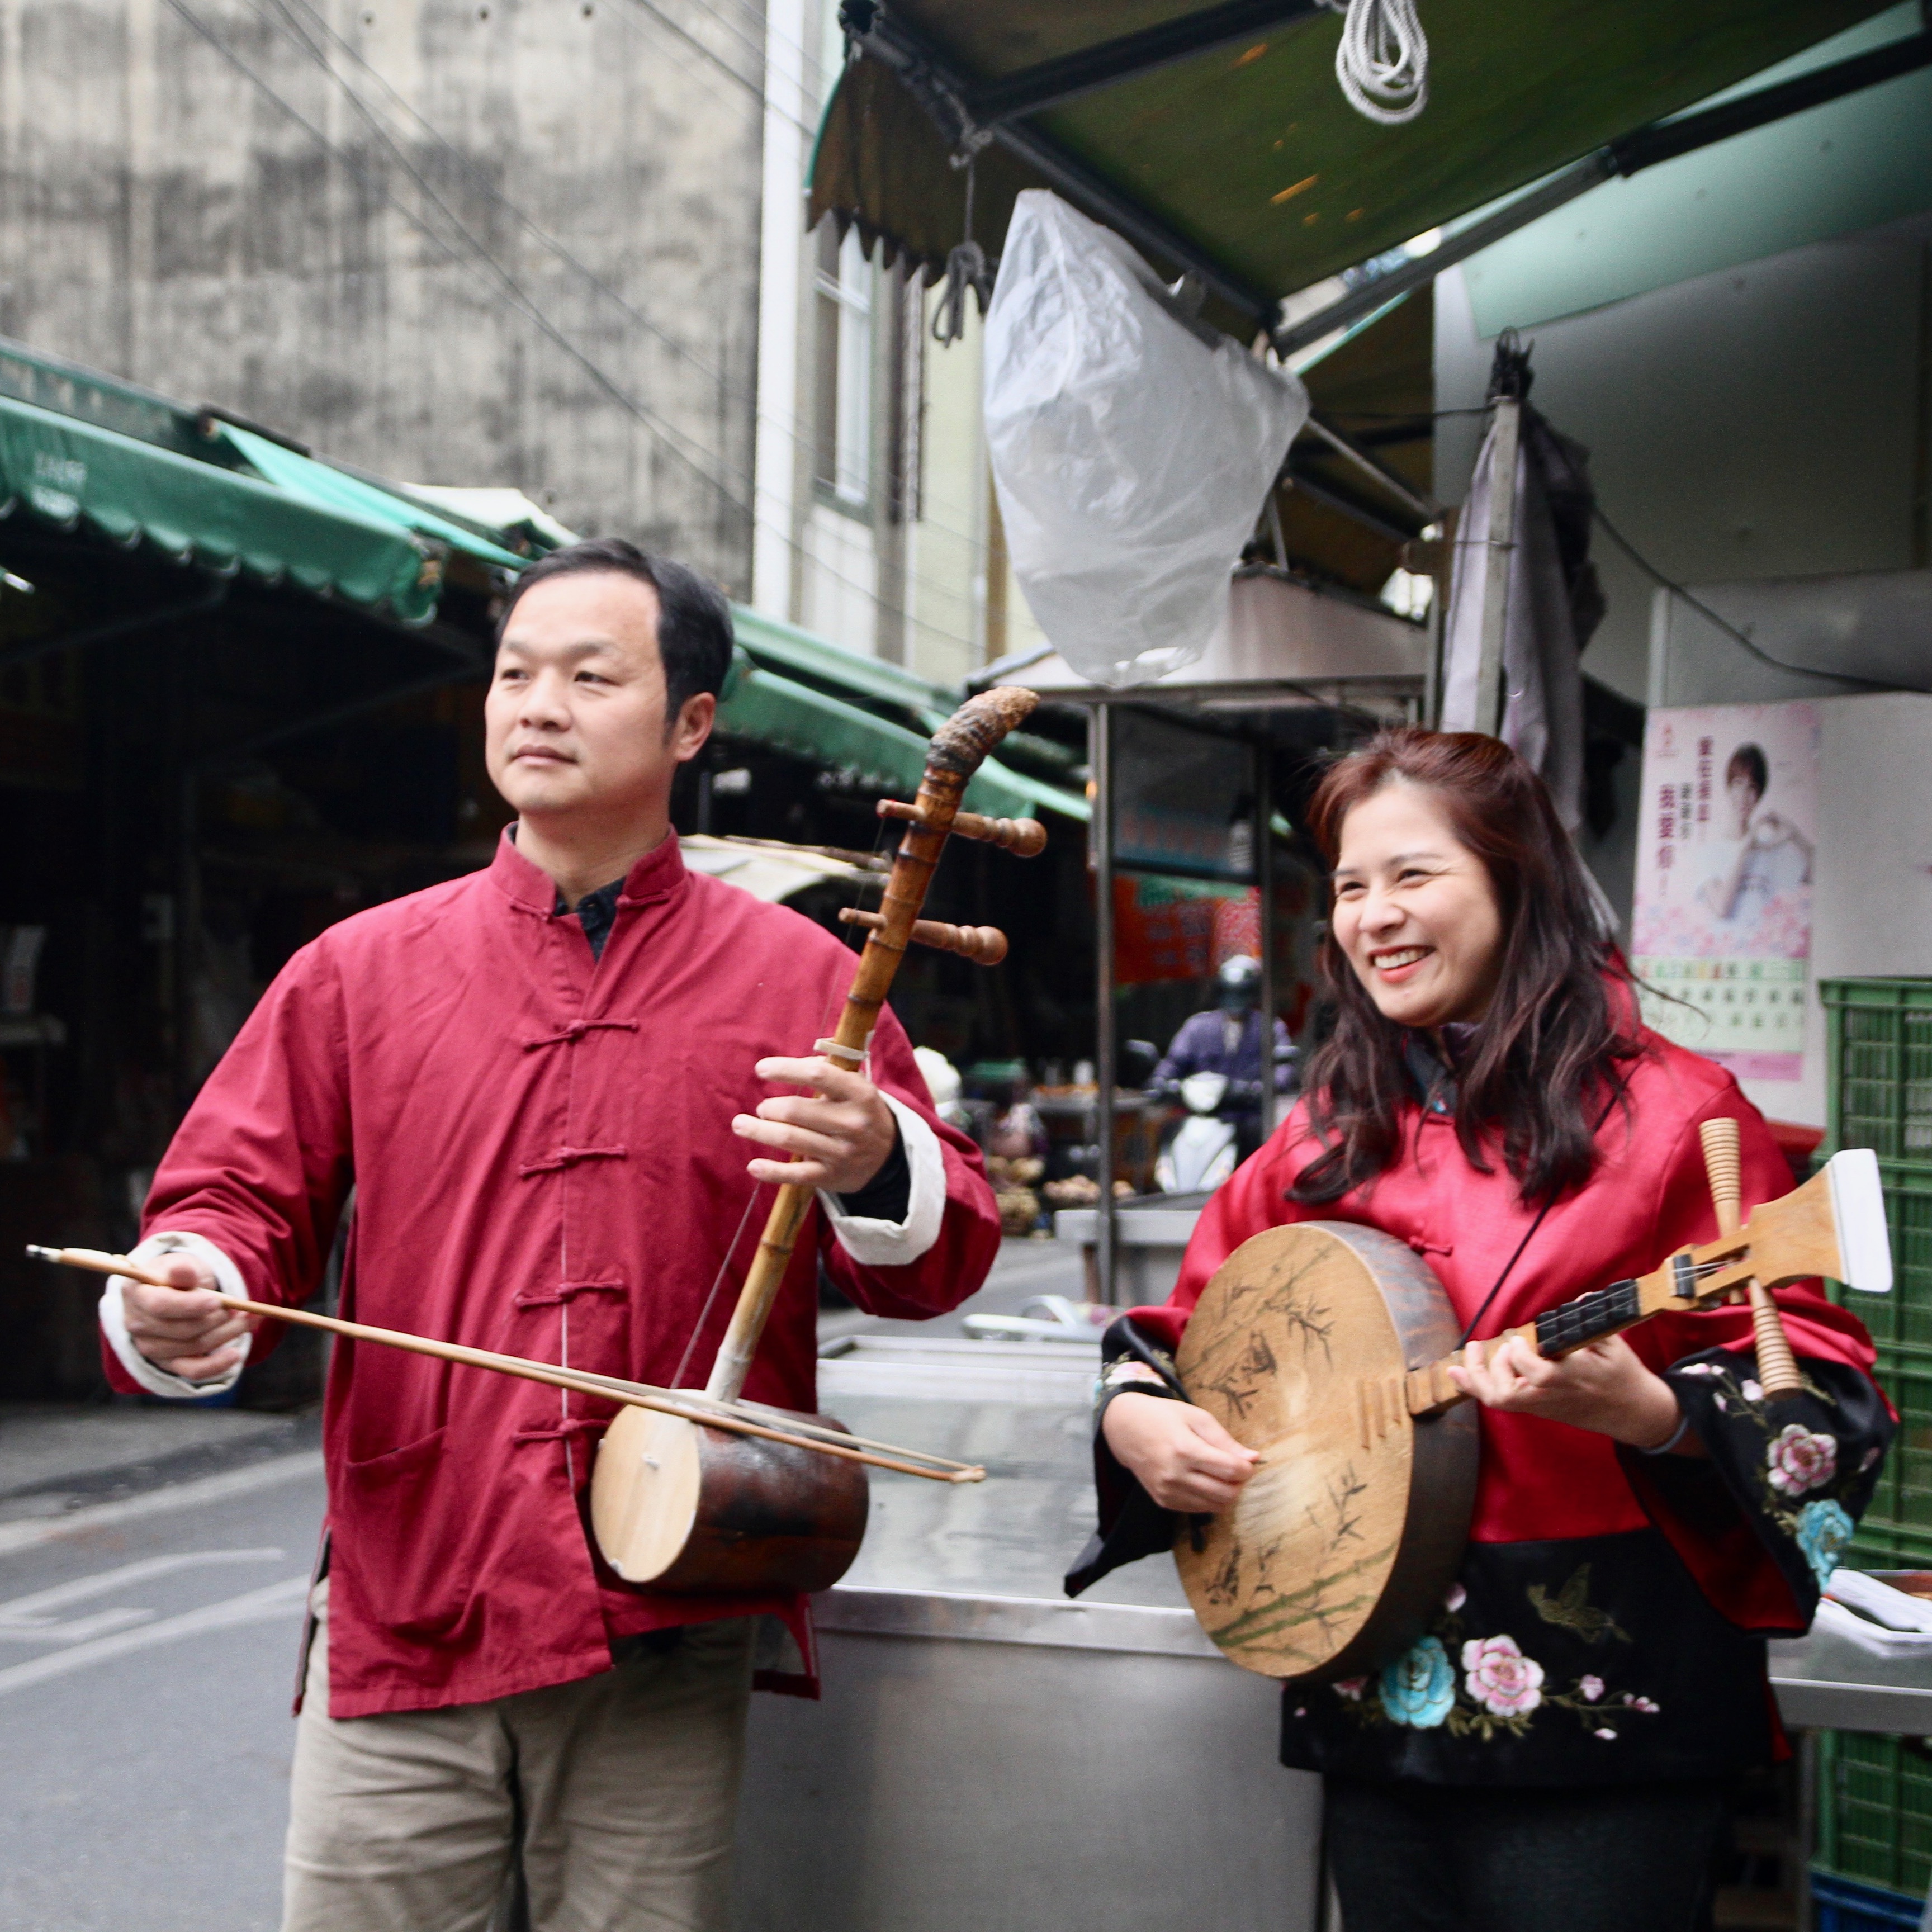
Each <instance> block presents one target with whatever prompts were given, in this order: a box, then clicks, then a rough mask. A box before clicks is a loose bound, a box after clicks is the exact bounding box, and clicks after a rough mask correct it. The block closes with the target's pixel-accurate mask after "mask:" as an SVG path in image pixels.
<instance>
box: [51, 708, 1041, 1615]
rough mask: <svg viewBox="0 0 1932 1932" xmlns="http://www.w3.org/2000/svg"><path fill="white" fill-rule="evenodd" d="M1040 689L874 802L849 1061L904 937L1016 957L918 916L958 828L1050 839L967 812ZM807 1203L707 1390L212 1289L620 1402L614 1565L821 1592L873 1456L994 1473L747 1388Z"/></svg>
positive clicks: (997, 839)
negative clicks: (886, 825)
mask: <svg viewBox="0 0 1932 1932" xmlns="http://www.w3.org/2000/svg"><path fill="white" fill-rule="evenodd" d="M1038 702H1039V700H1038V698H1037V697H1036V696H1035V695H1034V693H1033V692H1031V691H1023V690H1020V689H1018V688H1015V687H1012V686H1003V687H1001V688H998V689H995V690H992V691H984V692H982V693H981V694H980V695H979V696H978V697H974V698H972V699H970V700H968V702H967V703H965V705H964V706H962V707H961V709H959V711H957V712H955V713H954V715H953V716H952V717H951V718H949V719H948V720H947V722H946V723H945V724H944V725H942V726H941V727H940V729H939V730H938V732H937V733H935V735H934V737H933V739H932V745H931V747H930V748H929V751H928V754H927V757H926V771H925V775H924V777H923V778H922V779H921V781H920V783H919V791H918V794H917V796H916V797H915V798H914V799H913V801H912V802H911V803H910V804H909V805H907V804H901V803H900V802H897V801H896V800H893V799H882V800H881V801H880V805H879V815H880V817H882V818H885V819H889V820H898V821H901V822H903V823H904V825H905V827H906V829H905V832H904V837H903V838H901V841H900V844H899V848H898V852H897V853H896V854H895V856H894V858H893V860H892V869H891V872H890V874H889V876H888V877H887V879H886V887H885V892H884V895H883V898H882V900H881V902H880V910H878V911H877V912H876V913H872V912H862V911H856V910H849V909H848V910H847V911H845V912H844V913H841V918H842V919H844V920H845V921H846V922H847V923H848V924H851V925H856V926H862V927H864V928H865V929H867V937H866V941H865V950H863V952H862V953H861V954H860V955H859V965H858V970H857V971H856V974H854V976H853V981H852V986H851V990H850V992H848V993H847V995H846V1000H845V1008H844V1013H843V1014H842V1016H841V1018H840V1020H839V1022H838V1028H837V1029H836V1031H835V1032H834V1033H833V1034H832V1037H830V1038H829V1040H820V1041H818V1042H817V1043H816V1045H815V1048H814V1050H815V1051H816V1052H820V1053H823V1054H825V1055H827V1056H829V1058H832V1059H833V1060H835V1061H838V1063H839V1064H841V1066H844V1067H852V1068H858V1067H862V1066H863V1065H864V1064H865V1056H866V1052H867V1049H868V1047H869V1046H870V1044H871V1037H872V1030H873V1028H874V1025H875V1024H876V1023H877V1018H878V1014H879V1010H880V1008H881V1007H883V1005H884V1004H885V1002H886V995H887V993H888V992H889V991H890V989H891V986H892V979H893V976H894V974H895V972H896V971H897V970H898V963H899V961H900V959H901V958H902V957H903V956H904V953H905V950H906V947H907V944H910V943H914V942H916V943H917V944H922V945H926V946H933V947H939V948H941V949H942V950H946V951H948V952H952V953H959V954H960V955H961V956H962V957H964V958H966V959H971V960H973V961H974V962H977V963H979V964H981V965H997V964H998V962H999V961H1000V960H1001V959H1004V957H1005V956H1006V951H1007V942H1006V939H1005V938H1004V935H1002V934H1001V933H999V932H997V931H995V929H993V928H992V927H990V926H950V925H947V924H946V923H944V922H942V921H940V920H936V919H922V918H920V916H919V913H920V911H921V910H922V907H923V906H924V904H925V902H926V889H927V887H928V886H929V884H930V883H931V882H932V874H933V871H934V868H935V867H936V865H938V862H939V856H940V853H941V850H943V849H944V846H945V844H946V841H947V837H948V836H949V835H951V834H953V833H957V834H958V835H959V836H961V837H962V838H971V839H975V840H979V841H984V842H986V843H987V844H992V845H994V846H996V847H999V848H1001V850H1006V851H1009V852H1011V853H1014V854H1015V855H1016V856H1019V857H1022V858H1031V857H1032V856H1034V855H1035V854H1037V853H1039V852H1040V850H1042V849H1043V847H1045V845H1046V832H1045V831H1044V830H1043V829H1042V827H1041V826H1039V825H1038V824H1037V823H1034V821H1033V820H1031V819H1018V820H1016V819H1007V818H987V817H981V816H980V814H977V813H975V812H969V811H962V810H961V809H960V799H961V797H962V794H963V793H965V789H966V786H967V783H968V781H969V780H970V779H971V777H972V775H973V774H974V772H976V771H977V769H979V767H980V764H981V763H983V761H984V760H985V759H986V757H987V756H988V755H989V754H990V753H991V752H992V750H993V748H994V747H995V745H998V743H999V742H1000V741H1001V739H1003V738H1004V737H1005V736H1006V735H1007V733H1008V732H1010V731H1011V730H1013V728H1014V727H1015V726H1016V725H1017V724H1019V723H1020V722H1021V721H1022V720H1023V719H1024V718H1026V717H1027V716H1028V714H1029V713H1030V712H1031V711H1032V710H1033V709H1034V706H1035V705H1037V703H1038ZM813 1198H814V1193H813V1190H811V1189H810V1188H808V1187H799V1186H797V1185H796V1184H792V1185H787V1186H785V1187H781V1188H780V1189H779V1190H778V1199H776V1201H775V1202H773V1204H772V1210H771V1214H770V1216H769V1219H768V1220H767V1221H766V1224H765V1230H764V1233H763V1237H762V1238H761V1239H760V1241H759V1244H758V1248H757V1254H756V1256H754V1259H753V1261H752V1264H751V1268H750V1270H749V1271H748V1274H747V1275H746V1277H745V1285H744V1287H743V1289H742V1292H740V1294H739V1298H738V1303H737V1306H736V1309H735V1310H734V1311H733V1315H732V1317H731V1321H730V1326H729V1328H727V1331H726V1333H725V1336H724V1341H723V1343H722V1344H721V1346H720V1348H719V1349H718V1358H717V1361H716V1363H715V1365H714V1366H713V1367H712V1372H711V1377H710V1380H709V1382H708V1383H707V1384H706V1386H705V1388H703V1390H702V1391H699V1390H696V1389H685V1388H658V1387H656V1386H655V1385H652V1384H649V1383H645V1382H627V1381H625V1380H623V1379H621V1378H619V1377H617V1376H600V1375H593V1374H591V1373H588V1372H587V1371H584V1370H575V1369H565V1368H562V1367H556V1366H553V1364H549V1363H547V1362H536V1361H529V1360H527V1359H526V1358H524V1357H523V1356H520V1355H499V1354H498V1353H496V1352H494V1351H493V1350H490V1349H472V1348H469V1347H467V1346H464V1345H463V1344H462V1343H455V1342H444V1341H439V1340H434V1339H433V1338H431V1337H428V1336H422V1335H412V1334H407V1333H406V1332H404V1331H401V1330H398V1329H393V1328H377V1327H374V1326H373V1325H371V1324H369V1323H367V1322H347V1321H344V1320H343V1319H341V1318H339V1317H338V1316H329V1315H317V1314H313V1313H309V1312H308V1311H307V1310H302V1309H299V1308H282V1307H275V1306H272V1305H271V1304H268V1303H266V1302H259V1301H250V1300H248V1299H246V1298H242V1297H240V1296H236V1295H217V1298H216V1299H217V1301H220V1304H221V1305H222V1306H223V1307H226V1308H229V1309H233V1310H236V1311H238V1312H239V1313H243V1314H245V1315H248V1316H254V1317H259V1318H260V1319H263V1320H267V1321H272V1322H292V1323H295V1324H296V1325H300V1326H302V1327H305V1328H322V1329H326V1330H327V1331H329V1332H330V1333H331V1334H337V1335H341V1336H344V1337H348V1338H350V1340H356V1341H361V1342H371V1343H380V1344H381V1345H383V1346H385V1347H388V1348H395V1349H405V1350H407V1351H409V1352H411V1353H413V1354H416V1355H431V1356H434V1357H436V1358H437V1359H439V1360H440V1361H448V1362H457V1363H461V1364H465V1365H466V1366H468V1367H474V1368H482V1369H489V1370H494V1371H495V1372H496V1373H499V1374H503V1375H509V1376H517V1377H520V1379H523V1380H525V1381H529V1382H542V1383H545V1384H547V1385H549V1386H550V1387H551V1388H563V1389H569V1390H572V1391H575V1392H577V1393H578V1394H583V1395H588V1396H595V1397H599V1398H601V1399H602V1400H605V1401H608V1402H614V1403H617V1404H619V1412H618V1414H617V1416H616V1419H615V1420H614V1421H613V1422H612V1423H611V1424H610V1427H609V1429H608V1430H607V1431H606V1433H605V1435H604V1440H603V1442H602V1443H601V1445H599V1448H598V1456H597V1463H596V1468H595V1472H594V1473H593V1474H592V1478H591V1490H590V1519H591V1527H592V1533H593V1534H594V1535H595V1538H596V1541H597V1547H598V1550H600V1552H601V1553H602V1555H603V1557H604V1561H605V1562H607V1563H608V1564H609V1565H610V1568H612V1569H613V1570H614V1571H616V1574H618V1575H619V1577H622V1578H623V1579H624V1580H625V1582H627V1583H634V1584H638V1585H643V1586H649V1588H651V1589H655V1590H665V1591H671V1592H693V1593H697V1594H703V1595H709V1594H711V1593H712V1592H721V1593H722V1592H740V1591H776V1590H805V1591H809V1590H822V1589H827V1588H829V1586H831V1585H832V1584H833V1583H836V1582H837V1581H838V1579H839V1578H840V1577H842V1576H843V1575H844V1574H845V1572H846V1571H847V1569H848V1568H850V1565H851V1562H852V1559H853V1558H854V1557H855V1556H856V1555H857V1554H858V1551H859V1540H860V1538H862V1536H863V1535H864V1533H865V1519H866V1512H867V1494H866V1487H865V1470H866V1469H868V1467H869V1468H873V1469H889V1470H892V1471H895V1472H898V1473H899V1474H901V1475H912V1476H923V1477H926V1478H930V1479H932V1481H938V1482H949V1483H962V1482H978V1481H982V1480H983V1478H984V1477H985V1475H986V1472H985V1471H984V1470H983V1469H980V1468H978V1467H977V1466H974V1465H971V1464H968V1463H956V1462H953V1461H950V1460H948V1459H947V1458H946V1457H939V1456H932V1455H928V1454H926V1453H925V1452H924V1451H920V1450H916V1449H905V1448H899V1447H897V1446H896V1445H893V1444H891V1443H887V1442H871V1441H869V1440H868V1439H865V1438H864V1437H862V1436H853V1435H852V1434H850V1432H848V1431H847V1430H845V1429H844V1427H843V1426H842V1425H841V1424H838V1423H837V1422H835V1421H832V1420H831V1419H830V1418H826V1417H820V1416H810V1415H798V1414H796V1413H794V1412H792V1411H790V1410H787V1409H772V1408H769V1407H767V1406H765V1405H763V1404H762V1403H748V1402H745V1401H744V1400H742V1390H743V1388H744V1385H745V1376H746V1374H747V1373H748V1371H749V1370H750V1368H751V1361H752V1358H753V1356H754V1354H755V1353H756V1352H757V1346H758V1340H759V1337H760V1336H761V1335H762V1334H763V1331H764V1326H765V1322H766V1318H767V1317H768V1316H769V1314H770V1313H771V1310H772V1304H773V1303H774V1302H775V1300H776V1299H777V1296H778V1290H779V1288H780V1287H781V1285H782V1283H783V1282H784V1275H785V1271H786V1268H787V1266H788V1265H789V1263H790V1259H791V1254H792V1250H793V1247H794V1246H795V1245H796V1241H797V1239H798V1236H799V1231H800V1229H802V1226H804V1223H805V1217H806V1216H807V1214H808V1213H809V1212H810V1211H811V1205H812V1201H813ZM27 1253H28V1255H29V1256H32V1257H34V1259H38V1260H41V1261H48V1262H61V1263H64V1264H65V1265H67V1266H68V1267H71V1268H85V1269H87V1270H89V1271H92V1272H93V1273H95V1274H118V1275H124V1276H126V1277H129V1278H130V1279H132V1280H136V1281H143V1282H146V1283H151V1285H153V1286H156V1287H167V1286H171V1285H172V1284H170V1283H169V1282H168V1281H167V1280H166V1277H164V1276H163V1275H161V1274H158V1273H157V1272H155V1271H153V1270H152V1269H149V1268H142V1266H140V1265H139V1264H138V1263H136V1262H132V1261H130V1260H129V1259H127V1256H124V1255H110V1254H104V1253H100V1252H98V1250H93V1249H87V1248H52V1247H29V1248H28V1250H27Z"/></svg>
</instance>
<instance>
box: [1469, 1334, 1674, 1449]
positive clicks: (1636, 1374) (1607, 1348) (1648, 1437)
mask: <svg viewBox="0 0 1932 1932" xmlns="http://www.w3.org/2000/svg"><path fill="white" fill-rule="evenodd" d="M1449 1376H1450V1379H1451V1381H1452V1382H1454V1383H1455V1385H1456V1386H1457V1388H1459V1389H1460V1390H1461V1391H1463V1394H1465V1395H1472V1396H1474V1397H1475V1398H1476V1400H1478V1402H1480V1403H1482V1404H1483V1405H1484V1407H1486V1408H1488V1409H1503V1410H1505V1411H1508V1412H1510V1413H1511V1414H1514V1415H1541V1416H1545V1417H1547V1418H1549V1420H1550V1421H1552V1422H1568V1423H1569V1424H1572V1425H1573V1426H1574V1427H1577V1428H1578V1429H1594V1430H1596V1431H1597V1432H1598V1434H1600V1435H1603V1436H1612V1437H1613V1438H1614V1439H1616V1441H1618V1442H1628V1444H1630V1445H1631V1447H1632V1448H1636V1449H1659V1448H1662V1447H1663V1445H1664V1444H1665V1443H1667V1442H1669V1441H1670V1439H1671V1437H1672V1436H1673V1435H1674V1434H1675V1433H1676V1430H1677V1426H1678V1424H1679V1423H1680V1422H1681V1421H1682V1420H1683V1413H1682V1410H1681V1409H1679V1407H1678V1404H1677V1398H1676V1396H1674V1395H1673V1394H1672V1393H1671V1391H1670V1384H1669V1383H1668V1382H1666V1381H1665V1380H1664V1378H1663V1377H1662V1376H1658V1375H1655V1374H1653V1373H1652V1372H1651V1371H1650V1370H1649V1369H1647V1368H1646V1367H1644V1365H1643V1363H1642V1362H1641V1361H1639V1360H1638V1359H1637V1354H1636V1352H1635V1351H1634V1349H1632V1348H1631V1346H1630V1344H1629V1343H1628V1342H1626V1341H1625V1340H1624V1338H1623V1337H1622V1336H1621V1335H1610V1336H1607V1337H1605V1338H1604V1340H1602V1341H1601V1342H1592V1343H1591V1344H1590V1345H1589V1347H1588V1348H1586V1349H1578V1350H1577V1352H1576V1353H1575V1354H1574V1355H1565V1356H1563V1357H1562V1358H1560V1359H1559V1360H1558V1361H1550V1360H1549V1358H1547V1357H1546V1356H1544V1355H1539V1354H1538V1352H1537V1350H1536V1349H1535V1347H1534V1346H1532V1344H1531V1343H1529V1341H1528V1340H1526V1339H1525V1338H1524V1337H1522V1336H1520V1335H1506V1336H1505V1337H1502V1339H1501V1340H1498V1341H1494V1342H1472V1343H1469V1346H1468V1347H1467V1348H1466V1349H1464V1350H1463V1361H1462V1363H1461V1364H1460V1366H1458V1367H1454V1368H1452V1369H1451V1370H1450V1371H1449ZM1693 1441H1694V1439H1693V1438H1692V1437H1691V1436H1688V1435H1687V1436H1685V1446H1686V1447H1687V1448H1689V1447H1690V1445H1691V1444H1692V1442H1693ZM1691 1453H1693V1454H1694V1453H1695V1450H1694V1449H1693V1450H1691Z"/></svg>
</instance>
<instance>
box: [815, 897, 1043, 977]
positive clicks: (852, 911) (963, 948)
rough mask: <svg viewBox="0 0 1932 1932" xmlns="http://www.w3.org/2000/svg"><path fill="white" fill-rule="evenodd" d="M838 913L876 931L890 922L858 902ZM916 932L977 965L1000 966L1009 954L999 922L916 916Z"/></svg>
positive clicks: (924, 942) (848, 921) (942, 949)
mask: <svg viewBox="0 0 1932 1932" xmlns="http://www.w3.org/2000/svg"><path fill="white" fill-rule="evenodd" d="M838 916H839V918H840V919H841V920H842V921H843V922H844V923H845V924H846V925H847V926H864V927H865V928H866V929H867V930H868V931H869V932H877V931H878V929H880V927H881V926H883V925H884V924H885V922H886V920H885V915H884V914H883V913H876V912H861V911H860V910H859V908H858V907H856V906H845V907H841V909H840V911H839V914H838ZM912 936H913V938H914V939H915V940H916V941H918V942H919V944H920V945H922V946H930V947H935V948H936V949H937V950H938V951H940V952H941V953H958V954H959V956H960V958H961V959H970V960H971V961H972V962H973V963H974V965H976V966H997V965H998V964H999V963H1000V962H1001V960H1002V959H1005V957H1006V956H1007V935H1005V934H1004V932H1001V930H1000V929H999V928H998V926H948V925H947V922H945V920H944V919H914V920H913V922H912Z"/></svg>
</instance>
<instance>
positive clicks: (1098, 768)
mask: <svg viewBox="0 0 1932 1932" xmlns="http://www.w3.org/2000/svg"><path fill="white" fill-rule="evenodd" d="M1089 718H1090V724H1089V727H1088V766H1089V767H1090V768H1091V770H1092V772H1093V774H1094V815H1093V819H1092V821H1091V824H1090V826H1089V827H1088V838H1089V839H1090V840H1091V849H1092V851H1093V854H1094V1084H1095V1092H1094V1140H1095V1142H1096V1143H1097V1157H1096V1159H1095V1160H1094V1179H1095V1180H1096V1181H1098V1182H1099V1183H1100V1199H1099V1200H1098V1201H1097V1202H1095V1203H1094V1268H1095V1272H1096V1274H1097V1276H1098V1277H1099V1281H1100V1299H1101V1301H1103V1302H1104V1303H1105V1304H1106V1305H1107V1306H1108V1307H1110V1308H1111V1307H1113V1306H1114V1305H1115V1289H1114V1273H1115V1269H1114V1250H1115V1240H1114V1238H1115V1232H1116V1224H1115V1217H1114V1089H1115V1080H1116V1070H1115V1065H1114V1060H1115V1053H1114V1034H1115V1019H1114V1010H1115V985H1114V966H1115V960H1114V709H1113V706H1112V705H1110V704H1108V703H1105V702H1104V701H1103V702H1101V703H1097V704H1096V705H1095V706H1094V707H1093V709H1092V711H1091V712H1090V713H1089Z"/></svg>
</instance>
